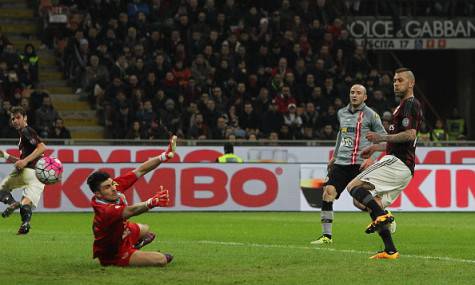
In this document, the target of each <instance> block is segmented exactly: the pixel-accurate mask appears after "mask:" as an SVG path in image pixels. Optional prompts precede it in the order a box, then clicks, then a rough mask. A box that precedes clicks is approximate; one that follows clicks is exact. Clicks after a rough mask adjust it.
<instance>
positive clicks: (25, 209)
mask: <svg viewBox="0 0 475 285" xmlns="http://www.w3.org/2000/svg"><path fill="white" fill-rule="evenodd" d="M20 215H21V221H22V222H23V223H29V222H30V220H31V215H32V211H31V206H30V205H21V206H20Z"/></svg>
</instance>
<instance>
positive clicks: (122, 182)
mask: <svg viewBox="0 0 475 285" xmlns="http://www.w3.org/2000/svg"><path fill="white" fill-rule="evenodd" d="M112 180H114V181H115V182H116V183H117V184H118V185H117V191H119V192H124V191H125V190H127V189H129V188H130V187H131V186H132V185H133V184H134V183H135V182H136V181H137V176H136V175H135V173H133V172H128V173H126V174H124V175H122V176H119V177H116V178H114V179H112ZM91 205H92V207H93V209H94V222H93V224H92V231H93V232H94V245H93V257H94V258H96V257H103V258H113V257H114V256H115V255H116V254H117V253H118V251H119V249H120V245H121V243H122V240H124V239H125V238H126V237H127V235H128V234H130V232H129V230H128V224H129V221H127V219H124V218H123V217H122V212H123V211H124V208H125V207H127V200H126V199H125V196H124V195H123V194H122V193H121V195H120V197H119V199H117V201H114V202H109V201H104V200H101V199H98V198H96V197H95V196H94V197H93V198H92V199H91Z"/></svg>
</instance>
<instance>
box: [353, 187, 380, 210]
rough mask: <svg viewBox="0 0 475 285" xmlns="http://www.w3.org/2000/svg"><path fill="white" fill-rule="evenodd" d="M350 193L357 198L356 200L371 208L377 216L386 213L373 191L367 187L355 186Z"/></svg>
mask: <svg viewBox="0 0 475 285" xmlns="http://www.w3.org/2000/svg"><path fill="white" fill-rule="evenodd" d="M350 194H351V196H353V198H355V200H356V201H358V202H360V203H361V204H363V205H365V206H366V207H368V208H369V209H371V213H374V215H376V217H378V216H381V215H384V214H385V212H384V210H383V209H381V207H380V206H379V205H378V203H377V202H376V201H375V200H374V198H373V196H372V195H371V193H369V192H368V191H367V190H366V189H364V188H361V187H355V188H353V190H351V192H350Z"/></svg>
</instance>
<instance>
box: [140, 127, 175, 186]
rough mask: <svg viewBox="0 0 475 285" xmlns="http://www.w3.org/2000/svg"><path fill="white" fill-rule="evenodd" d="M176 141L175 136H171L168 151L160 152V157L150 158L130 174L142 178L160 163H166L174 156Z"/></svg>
mask: <svg viewBox="0 0 475 285" xmlns="http://www.w3.org/2000/svg"><path fill="white" fill-rule="evenodd" d="M176 140H177V136H172V137H171V138H170V142H169V143H168V149H167V150H166V151H164V152H162V153H161V154H160V155H158V156H155V157H151V158H149V159H148V160H147V161H145V162H144V163H142V164H141V165H140V166H139V167H137V168H136V169H134V170H133V171H132V172H134V173H135V175H137V177H141V176H144V175H145V174H147V173H148V172H150V171H151V170H154V169H155V168H157V167H158V166H159V165H160V164H161V163H162V162H166V161H168V160H169V159H171V158H173V157H174V156H175V151H176Z"/></svg>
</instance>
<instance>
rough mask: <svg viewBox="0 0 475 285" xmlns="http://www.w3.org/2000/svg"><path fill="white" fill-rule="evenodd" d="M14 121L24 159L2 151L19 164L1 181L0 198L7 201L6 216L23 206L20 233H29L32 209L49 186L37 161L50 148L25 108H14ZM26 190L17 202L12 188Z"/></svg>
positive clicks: (4, 215)
mask: <svg viewBox="0 0 475 285" xmlns="http://www.w3.org/2000/svg"><path fill="white" fill-rule="evenodd" d="M10 119H11V124H12V125H13V127H14V128H15V129H16V130H17V131H18V133H19V135H20V141H19V143H18V148H19V149H20V158H18V157H14V156H11V155H9V154H8V153H7V152H5V151H0V157H3V158H4V159H6V160H7V161H9V162H12V163H14V164H15V169H14V170H13V171H12V172H11V173H10V174H9V175H8V176H7V177H5V178H4V179H3V180H2V182H1V183H0V201H1V202H3V203H5V204H7V205H8V206H7V208H6V209H5V211H4V212H3V213H2V217H4V218H6V217H8V216H10V215H11V214H12V213H13V212H14V211H15V210H16V209H18V208H20V215H21V225H20V228H19V229H18V234H20V235H22V234H27V233H28V232H29V231H30V227H31V226H30V220H31V216H32V208H33V207H37V206H38V202H39V201H40V198H41V194H42V193H43V190H44V187H45V185H44V184H43V183H41V182H40V181H39V180H38V178H36V174H35V164H36V162H37V161H38V159H39V158H40V157H41V156H42V155H43V152H44V151H45V150H46V145H45V144H44V143H43V142H42V141H41V139H40V137H39V136H38V134H37V133H36V131H35V130H34V129H33V128H31V127H29V126H28V118H27V116H26V112H25V110H24V109H23V108H22V107H19V106H16V107H13V108H12V109H11V115H10ZM16 189H21V190H23V193H22V197H21V200H20V202H18V201H15V199H14V198H13V196H12V194H11V191H13V190H16Z"/></svg>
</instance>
